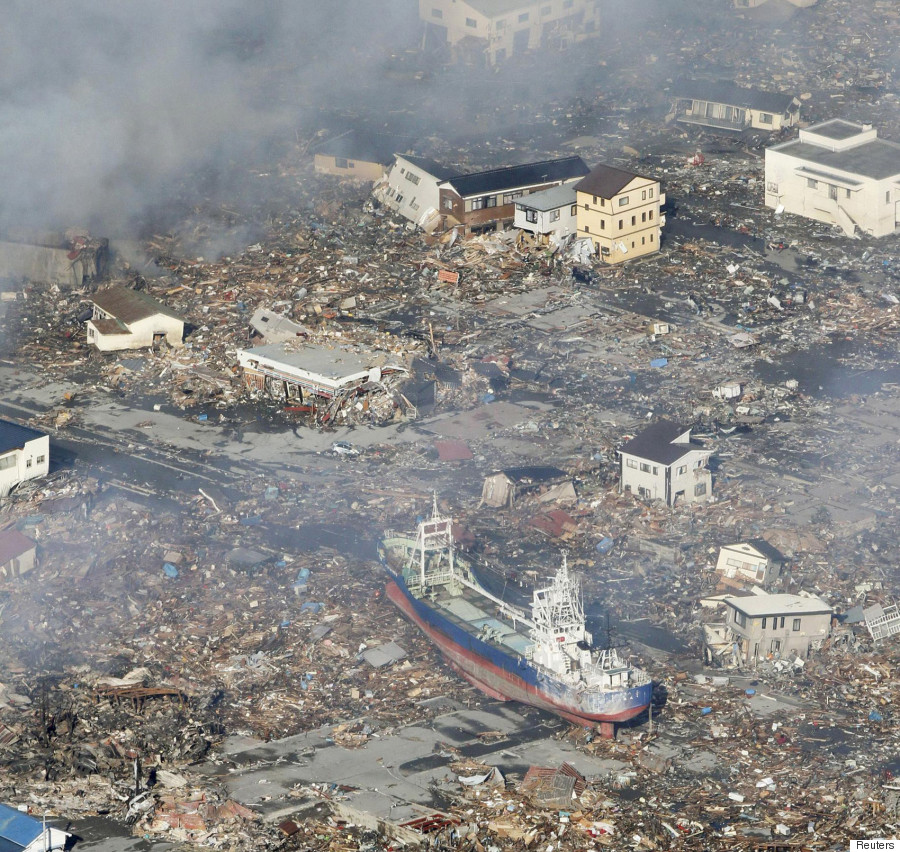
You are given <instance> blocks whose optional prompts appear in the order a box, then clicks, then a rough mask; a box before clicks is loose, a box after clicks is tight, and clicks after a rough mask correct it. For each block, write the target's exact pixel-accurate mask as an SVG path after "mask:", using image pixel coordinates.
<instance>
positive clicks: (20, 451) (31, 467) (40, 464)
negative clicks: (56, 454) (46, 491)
mask: <svg viewBox="0 0 900 852" xmlns="http://www.w3.org/2000/svg"><path fill="white" fill-rule="evenodd" d="M49 472H50V436H49V435H47V434H45V433H44V432H39V431H38V430H37V429H31V428H29V427H28V426H20V425H19V424H18V423H12V422H10V421H9V420H0V497H5V496H6V495H7V494H9V492H10V491H12V489H13V488H15V487H16V486H17V485H18V484H19V483H20V482H25V481H26V480H28V479H37V478H38V477H41V476H46V475H47V474H48V473H49Z"/></svg>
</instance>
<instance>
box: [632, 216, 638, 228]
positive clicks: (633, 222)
mask: <svg viewBox="0 0 900 852" xmlns="http://www.w3.org/2000/svg"><path fill="white" fill-rule="evenodd" d="M636 224H637V216H632V217H631V227H632V228H633V227H634V226H635V225H636Z"/></svg>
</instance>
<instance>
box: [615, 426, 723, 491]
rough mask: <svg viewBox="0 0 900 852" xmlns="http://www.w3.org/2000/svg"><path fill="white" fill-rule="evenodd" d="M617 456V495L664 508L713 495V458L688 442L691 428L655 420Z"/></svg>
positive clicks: (697, 445)
mask: <svg viewBox="0 0 900 852" xmlns="http://www.w3.org/2000/svg"><path fill="white" fill-rule="evenodd" d="M618 454H619V492H620V493H624V492H626V491H630V492H631V493H633V494H637V495H638V496H639V497H642V498H643V499H645V500H663V501H664V502H665V503H666V505H667V506H675V505H676V504H678V503H701V502H705V501H707V500H709V498H710V496H711V495H712V474H711V473H710V471H709V468H707V466H706V463H707V461H708V460H709V457H710V456H711V455H712V451H711V450H707V449H704V448H703V447H701V446H700V445H699V444H695V443H693V442H692V441H691V429H690V427H685V426H679V425H678V424H677V423H672V422H671V421H669V420H658V421H657V422H656V423H653V424H652V425H651V426H648V427H647V428H646V429H644V431H643V432H641V433H640V434H638V435H635V437H633V438H632V439H631V440H630V441H627V442H626V443H625V444H624V445H623V446H622V447H621V449H619V450H618Z"/></svg>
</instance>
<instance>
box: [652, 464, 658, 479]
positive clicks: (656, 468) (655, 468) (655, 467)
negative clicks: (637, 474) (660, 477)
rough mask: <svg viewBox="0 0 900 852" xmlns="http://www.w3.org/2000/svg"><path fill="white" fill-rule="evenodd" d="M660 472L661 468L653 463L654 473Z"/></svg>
mask: <svg viewBox="0 0 900 852" xmlns="http://www.w3.org/2000/svg"><path fill="white" fill-rule="evenodd" d="M658 473H659V468H658V467H657V466H656V465H653V475H654V476H656V475H657V474H658Z"/></svg>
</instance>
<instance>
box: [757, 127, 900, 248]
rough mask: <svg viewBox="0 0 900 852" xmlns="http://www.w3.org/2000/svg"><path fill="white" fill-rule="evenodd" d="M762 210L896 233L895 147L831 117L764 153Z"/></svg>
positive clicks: (899, 193)
mask: <svg viewBox="0 0 900 852" xmlns="http://www.w3.org/2000/svg"><path fill="white" fill-rule="evenodd" d="M765 198H766V206H768V207H772V208H774V209H776V210H783V211H784V212H786V213H793V214H796V215H798V216H805V217H806V218H808V219H814V220H815V221H817V222H824V223H826V224H830V225H838V226H839V227H840V228H842V229H843V231H844V232H845V233H846V234H848V235H853V234H855V233H856V230H857V229H859V230H860V231H862V232H863V233H865V234H869V235H870V236H873V237H884V236H888V235H890V234H896V233H898V232H900V145H898V144H896V143H895V142H888V141H886V140H884V139H879V138H878V131H877V130H875V129H874V128H872V127H871V126H869V125H865V124H855V123H853V122H850V121H844V120H843V119H839V118H835V119H831V120H829V121H824V122H822V123H820V124H815V125H813V126H812V127H808V128H806V129H802V130H801V131H800V135H799V137H798V138H797V139H795V140H792V141H790V142H784V143H782V144H781V145H775V146H773V147H771V148H767V149H766V196H765Z"/></svg>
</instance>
